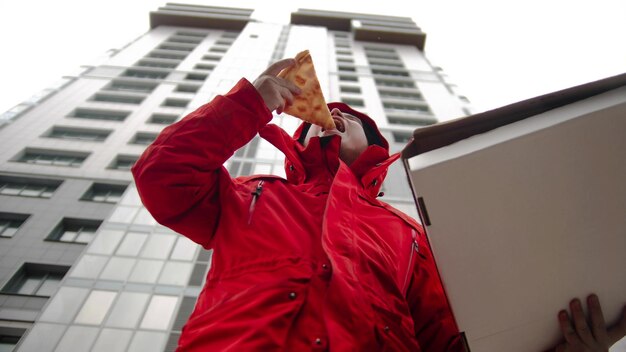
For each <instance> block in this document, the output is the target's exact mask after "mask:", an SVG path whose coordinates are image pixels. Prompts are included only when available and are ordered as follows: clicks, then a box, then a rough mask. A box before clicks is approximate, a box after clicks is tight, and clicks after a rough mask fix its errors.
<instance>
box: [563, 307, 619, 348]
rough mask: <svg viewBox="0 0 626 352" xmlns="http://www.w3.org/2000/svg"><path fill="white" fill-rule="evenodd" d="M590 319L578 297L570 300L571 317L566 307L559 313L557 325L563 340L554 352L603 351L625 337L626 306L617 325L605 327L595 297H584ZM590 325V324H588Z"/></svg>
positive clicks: (600, 309)
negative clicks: (559, 327)
mask: <svg viewBox="0 0 626 352" xmlns="http://www.w3.org/2000/svg"><path fill="white" fill-rule="evenodd" d="M587 308H588V310H589V317H590V319H589V322H588V321H587V319H586V317H585V313H584V312H583V308H582V303H581V302H580V300H579V299H574V300H572V301H571V302H570V311H571V315H572V317H571V318H570V316H569V314H568V313H567V311H566V310H562V311H561V312H559V324H560V326H561V331H562V332H563V337H564V338H565V343H563V344H561V345H559V346H557V347H556V349H555V350H556V352H592V351H602V352H606V351H608V350H609V347H611V345H613V344H614V343H616V342H617V341H619V340H620V339H622V338H623V337H624V336H626V306H625V307H624V309H623V311H622V318H621V319H620V321H619V323H617V325H615V326H613V327H612V328H609V329H607V327H606V324H605V322H604V316H603V314H602V308H601V307H600V301H599V300H598V296H596V295H590V296H589V297H587ZM589 323H590V324H591V325H590V324H589Z"/></svg>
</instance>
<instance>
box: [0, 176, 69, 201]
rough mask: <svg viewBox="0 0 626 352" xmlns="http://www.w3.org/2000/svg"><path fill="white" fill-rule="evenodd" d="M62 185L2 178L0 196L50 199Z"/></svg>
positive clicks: (0, 179)
mask: <svg viewBox="0 0 626 352" xmlns="http://www.w3.org/2000/svg"><path fill="white" fill-rule="evenodd" d="M60 185H61V181H57V180H40V179H29V178H24V177H19V178H12V177H0V194H1V195H5V196H20V197H38V198H50V197H52V193H54V191H56V189H57V188H58V187H59V186H60Z"/></svg>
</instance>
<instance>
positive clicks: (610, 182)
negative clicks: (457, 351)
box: [403, 74, 626, 352]
mask: <svg viewBox="0 0 626 352" xmlns="http://www.w3.org/2000/svg"><path fill="white" fill-rule="evenodd" d="M403 161H404V166H405V169H406V171H407V174H408V177H409V179H410V183H411V187H412V191H413V193H414V196H415V199H416V204H418V212H419V214H420V218H421V220H422V223H423V224H424V227H425V229H426V233H427V235H428V239H429V241H430V244H431V246H432V250H433V253H434V256H435V260H436V262H437V267H438V270H439V273H440V276H441V279H442V282H443V285H444V287H445V290H446V294H447V296H448V299H449V303H450V306H451V308H452V311H453V313H454V316H455V319H456V321H457V324H458V326H459V329H460V330H461V331H462V332H463V334H464V336H465V339H466V341H467V343H468V345H469V348H470V350H471V351H479V352H489V351H509V352H516V351H520V352H522V351H524V352H526V351H543V350H546V349H548V348H551V347H554V346H555V345H556V344H557V343H558V342H559V341H560V340H561V336H562V335H561V333H560V331H559V328H558V321H557V313H558V312H559V310H561V309H564V308H567V304H568V302H569V301H570V300H571V299H572V298H574V297H579V298H582V299H584V298H585V297H586V296H587V295H589V294H590V293H596V294H598V296H599V297H600V302H601V304H602V307H603V311H604V316H605V319H606V321H607V323H609V324H611V323H615V322H616V321H617V319H618V317H619V316H620V314H621V310H622V309H621V308H622V307H623V305H624V304H625V303H626V275H625V268H626V74H623V75H619V76H615V77H611V78H607V79H604V80H601V81H597V82H592V83H589V84H586V85H582V86H578V87H574V88H570V89H566V90H563V91H559V92H555V93H551V94H547V95H544V96H540V97H537V98H534V99H530V100H526V101H522V102H520V103H516V104H513V105H509V106H505V107H503V108H500V109H496V110H492V111H488V112H485V113H481V114H477V115H474V116H469V117H466V118H462V119H458V120H454V121H449V122H445V123H440V124H437V125H432V126H428V127H425V128H421V129H418V130H416V131H415V132H414V140H413V141H412V142H411V143H410V144H409V145H408V146H407V147H406V148H405V149H404V151H403ZM618 350H619V351H626V340H622V341H620V342H619V343H618V344H617V345H616V346H614V348H613V349H612V351H618Z"/></svg>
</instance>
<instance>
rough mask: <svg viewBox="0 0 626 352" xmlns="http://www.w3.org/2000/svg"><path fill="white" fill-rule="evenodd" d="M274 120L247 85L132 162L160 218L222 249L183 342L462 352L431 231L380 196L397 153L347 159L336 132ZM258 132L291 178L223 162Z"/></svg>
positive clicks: (198, 346) (216, 347)
mask: <svg viewBox="0 0 626 352" xmlns="http://www.w3.org/2000/svg"><path fill="white" fill-rule="evenodd" d="M353 114H359V113H357V112H353ZM271 118H272V114H271V112H270V111H269V110H268V109H267V107H266V106H265V104H264V103H263V100H262V98H261V97H260V96H259V94H258V93H257V92H256V90H255V88H254V87H253V86H252V85H251V84H250V83H249V82H248V81H246V80H241V81H240V82H239V83H238V84H237V86H235V87H234V88H233V89H232V90H231V92H229V93H228V94H226V95H225V96H218V97H216V98H215V99H214V100H213V101H212V102H210V103H208V104H206V105H204V106H202V107H201V108H199V109H198V110H196V111H194V112H193V113H191V114H189V115H188V116H187V117H185V118H184V119H183V120H181V121H180V122H178V123H176V124H174V125H172V126H170V127H168V128H166V129H164V130H163V132H162V133H161V134H160V135H159V137H158V138H157V139H156V141H155V142H154V143H153V144H152V145H151V146H150V147H148V149H147V150H146V151H145V152H144V153H143V155H142V156H141V158H140V159H139V161H138V162H137V163H136V164H135V166H134V167H133V175H134V177H135V180H136V184H137V188H138V190H139V194H140V195H141V199H142V200H143V203H144V204H145V206H146V208H147V209H148V210H149V211H150V212H151V213H152V215H153V216H154V217H155V219H156V220H157V221H158V222H159V223H161V224H163V225H165V226H167V227H169V228H171V229H173V230H174V231H177V232H179V233H181V234H183V235H185V236H187V237H189V238H190V239H192V240H193V241H195V242H197V243H199V244H201V245H202V246H203V247H204V248H213V249H214V251H215V254H214V255H213V259H212V264H211V265H212V266H211V270H210V271H209V274H208V277H207V282H206V285H205V287H204V288H203V290H202V292H201V294H200V296H199V297H198V301H197V303H196V307H195V309H194V311H193V313H192V315H191V316H190V318H189V321H188V322H187V324H186V325H185V327H184V328H183V332H182V336H181V337H180V341H179V346H178V350H179V351H237V352H240V351H278V350H289V351H306V350H328V349H329V350H332V351H379V350H385V351H420V350H422V351H448V350H461V347H460V341H459V339H458V337H457V336H458V329H457V327H456V324H455V322H454V319H453V317H452V314H451V312H450V310H449V307H448V304H447V300H446V297H445V295H444V292H443V289H442V286H441V283H440V281H439V277H438V274H437V271H436V268H435V264H434V262H433V259H432V256H431V253H430V250H429V245H428V243H427V241H426V237H425V236H424V232H423V230H422V228H421V227H420V226H419V225H418V224H417V223H416V222H415V221H413V220H412V219H411V218H409V217H408V216H406V215H405V214H403V213H401V212H400V211H398V210H396V209H394V208H392V207H391V206H389V205H387V204H385V203H383V202H380V201H379V200H377V199H376V198H377V195H378V192H379V189H380V186H381V183H382V181H383V179H384V176H385V174H386V171H387V168H388V166H389V165H390V164H391V163H392V162H393V161H395V160H396V159H397V157H398V156H397V155H394V156H392V157H389V153H388V150H387V149H388V148H387V149H386V148H383V147H380V146H377V145H374V146H370V147H368V149H367V150H366V151H365V152H364V153H363V154H362V155H361V157H360V158H359V159H358V160H356V161H355V162H354V163H353V164H352V165H351V166H347V165H346V164H345V163H343V162H342V161H340V160H339V158H338V151H339V142H340V140H339V137H338V136H333V137H331V140H330V142H329V143H328V145H326V146H325V147H324V148H322V147H321V146H320V140H319V138H313V139H311V141H310V142H309V145H308V147H307V148H306V149H305V148H304V147H302V145H301V144H300V143H298V142H297V141H296V139H295V138H293V137H291V136H288V135H287V134H286V133H285V132H284V131H283V130H282V129H280V128H279V127H278V126H276V125H272V124H268V122H269V121H270V120H271ZM301 129H302V128H300V130H299V131H301ZM257 133H259V134H260V135H261V137H263V138H264V139H266V140H268V141H269V142H271V143H272V144H274V145H275V146H276V147H277V148H279V149H280V150H281V151H282V152H283V153H285V155H286V166H287V171H286V172H287V179H286V180H285V179H284V178H281V177H276V176H271V175H255V176H249V177H238V178H235V179H233V178H231V177H230V176H229V174H228V172H227V171H226V169H225V168H224V167H223V166H222V164H224V162H225V161H226V160H227V159H228V158H229V157H231V156H232V155H233V153H234V152H235V151H236V150H237V149H238V148H240V147H242V146H244V145H245V144H246V143H248V142H249V141H250V140H251V139H252V138H253V137H254V136H255V135H256V134H257ZM384 143H385V144H386V142H384Z"/></svg>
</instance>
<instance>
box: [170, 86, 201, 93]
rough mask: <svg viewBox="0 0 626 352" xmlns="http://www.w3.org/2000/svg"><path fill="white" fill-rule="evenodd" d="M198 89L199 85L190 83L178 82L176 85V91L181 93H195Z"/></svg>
mask: <svg viewBox="0 0 626 352" xmlns="http://www.w3.org/2000/svg"><path fill="white" fill-rule="evenodd" d="M198 90H200V86H196V85H191V84H179V85H177V86H176V92H181V93H197V92H198Z"/></svg>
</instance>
